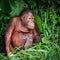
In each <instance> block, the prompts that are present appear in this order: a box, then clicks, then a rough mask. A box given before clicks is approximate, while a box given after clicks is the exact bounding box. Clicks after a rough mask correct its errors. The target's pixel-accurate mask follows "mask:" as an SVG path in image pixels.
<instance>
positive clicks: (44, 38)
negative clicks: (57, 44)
mask: <svg viewBox="0 0 60 60" xmlns="http://www.w3.org/2000/svg"><path fill="white" fill-rule="evenodd" d="M42 42H43V43H45V44H50V43H51V42H50V41H49V40H48V38H47V37H43V38H42Z"/></svg>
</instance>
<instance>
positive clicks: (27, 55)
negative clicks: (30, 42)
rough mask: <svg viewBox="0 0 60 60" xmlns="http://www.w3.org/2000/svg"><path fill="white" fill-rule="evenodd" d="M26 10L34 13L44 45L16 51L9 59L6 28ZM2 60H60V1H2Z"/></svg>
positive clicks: (0, 30)
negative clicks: (13, 18) (6, 48)
mask: <svg viewBox="0 0 60 60" xmlns="http://www.w3.org/2000/svg"><path fill="white" fill-rule="evenodd" d="M24 8H29V9H31V10H32V11H33V12H34V16H35V22H36V24H37V26H38V28H39V32H40V34H41V38H42V43H39V44H37V45H36V46H34V47H31V48H29V49H26V50H20V51H18V49H15V50H14V51H17V53H16V54H15V55H14V56H13V57H7V56H5V54H4V51H5V39H4V33H5V29H6V26H7V25H8V22H9V21H10V19H11V18H12V17H14V16H19V14H20V13H21V11H22V10H23V9H24ZM0 60H60V0H0Z"/></svg>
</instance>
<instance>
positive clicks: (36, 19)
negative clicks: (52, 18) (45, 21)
mask: <svg viewBox="0 0 60 60" xmlns="http://www.w3.org/2000/svg"><path fill="white" fill-rule="evenodd" d="M35 22H36V24H37V26H38V28H39V31H42V21H41V18H40V17H39V16H38V15H35Z"/></svg>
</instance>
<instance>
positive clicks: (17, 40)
mask: <svg viewBox="0 0 60 60" xmlns="http://www.w3.org/2000/svg"><path fill="white" fill-rule="evenodd" d="M28 13H29V12H28ZM28 13H26V14H28ZM30 13H31V12H30ZM31 14H32V13H31ZM23 15H24V14H22V15H21V16H20V17H14V18H13V19H11V22H10V25H9V26H8V29H7V30H6V34H5V40H6V52H7V54H8V53H9V52H10V51H11V50H12V49H13V48H14V47H18V46H22V47H24V48H26V46H27V47H28V46H31V45H33V44H34V41H33V40H34V39H38V40H37V41H38V42H39V41H40V38H39V36H38V32H37V30H36V29H35V27H36V26H35V27H34V28H33V29H28V28H27V27H26V26H24V25H23V24H24V22H25V20H24V21H23V22H22V19H25V18H23ZM31 17H32V18H34V16H33V14H32V16H31Z"/></svg>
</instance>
